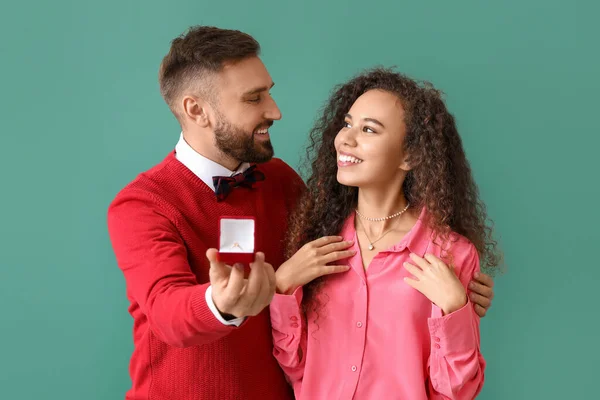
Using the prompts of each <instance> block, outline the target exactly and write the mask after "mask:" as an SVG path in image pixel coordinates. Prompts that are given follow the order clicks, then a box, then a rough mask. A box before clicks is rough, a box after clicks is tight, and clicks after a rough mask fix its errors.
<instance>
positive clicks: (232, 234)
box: [218, 216, 256, 265]
mask: <svg viewBox="0 0 600 400" xmlns="http://www.w3.org/2000/svg"><path fill="white" fill-rule="evenodd" d="M255 227H256V219H255V218H254V217H225V216H224V217H220V218H219V254H218V259H219V261H221V262H224V263H225V264H229V265H233V264H235V263H241V264H250V263H251V262H253V261H254V244H255V239H256V229H255Z"/></svg>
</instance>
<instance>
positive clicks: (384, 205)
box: [357, 185, 408, 230]
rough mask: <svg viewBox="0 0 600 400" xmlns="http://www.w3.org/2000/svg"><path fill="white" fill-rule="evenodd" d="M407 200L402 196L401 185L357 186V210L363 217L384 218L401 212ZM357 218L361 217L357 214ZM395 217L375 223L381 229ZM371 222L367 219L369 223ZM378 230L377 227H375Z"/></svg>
mask: <svg viewBox="0 0 600 400" xmlns="http://www.w3.org/2000/svg"><path fill="white" fill-rule="evenodd" d="M407 205H408V202H407V201H406V198H405V197H404V193H403V191H402V186H401V185H400V186H398V185H390V186H388V187H385V188H359V189H358V205H357V209H358V212H359V213H360V214H361V215H362V216H363V217H365V218H385V217H389V216H391V215H394V214H396V213H399V212H401V211H402V210H404V209H405V208H406V206H407ZM358 218H361V217H360V216H358ZM394 220H395V218H391V219H386V220H384V221H382V222H377V223H375V224H376V225H377V226H378V228H380V229H381V230H385V229H387V227H388V226H389V225H390V224H392V223H393V222H394ZM372 224H373V222H371V221H369V225H372ZM376 230H379V229H376Z"/></svg>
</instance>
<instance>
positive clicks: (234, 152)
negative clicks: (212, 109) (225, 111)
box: [215, 113, 274, 163]
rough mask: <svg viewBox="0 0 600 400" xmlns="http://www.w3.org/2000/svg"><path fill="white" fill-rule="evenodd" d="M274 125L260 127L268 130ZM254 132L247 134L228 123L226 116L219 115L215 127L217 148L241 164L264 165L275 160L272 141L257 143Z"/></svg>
mask: <svg viewBox="0 0 600 400" xmlns="http://www.w3.org/2000/svg"><path fill="white" fill-rule="evenodd" d="M271 125H273V121H265V122H264V123H262V124H261V125H259V126H257V127H256V128H255V130H256V129H258V128H259V127H263V128H267V127H269V126H271ZM254 135H255V133H253V132H247V131H245V130H244V129H242V128H239V127H237V126H235V125H233V124H232V123H231V122H229V121H227V119H226V118H225V116H224V115H222V114H220V113H218V114H217V126H216V127H215V140H216V144H217V147H218V148H219V150H221V151H222V152H223V153H224V154H226V155H228V156H229V157H232V158H234V159H236V160H238V161H241V162H248V163H264V162H267V161H269V160H270V159H271V158H273V153H274V152H273V145H272V144H271V141H270V140H264V141H260V142H257V143H255V142H254Z"/></svg>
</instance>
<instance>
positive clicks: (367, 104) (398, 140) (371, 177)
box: [335, 90, 410, 188]
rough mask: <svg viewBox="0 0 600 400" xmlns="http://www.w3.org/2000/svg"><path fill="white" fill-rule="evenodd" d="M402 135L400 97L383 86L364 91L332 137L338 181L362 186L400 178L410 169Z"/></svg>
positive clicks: (390, 181) (402, 115)
mask: <svg viewBox="0 0 600 400" xmlns="http://www.w3.org/2000/svg"><path fill="white" fill-rule="evenodd" d="M405 136H406V125H405V124H404V108H403V107H402V103H401V102H400V99H399V98H398V97H397V96H396V95H394V94H392V93H389V92H386V91H383V90H370V91H368V92H365V93H364V94H363V95H362V96H360V97H359V98H358V99H356V101H355V102H354V104H353V105H352V107H351V108H350V110H349V111H348V114H346V118H345V120H344V125H343V127H342V129H341V130H340V131H339V132H338V134H337V136H336V138H335V149H336V152H337V165H338V172H337V180H338V182H339V183H341V184H342V185H345V186H355V187H363V188H364V187H369V186H370V187H377V186H383V185H386V184H387V185H389V184H390V183H392V182H394V181H396V180H403V179H404V177H405V175H406V172H407V171H408V170H409V169H410V168H409V166H408V164H407V163H406V158H407V155H406V154H405V153H404V145H403V144H404V138H405Z"/></svg>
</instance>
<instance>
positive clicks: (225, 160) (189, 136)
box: [183, 130, 242, 171]
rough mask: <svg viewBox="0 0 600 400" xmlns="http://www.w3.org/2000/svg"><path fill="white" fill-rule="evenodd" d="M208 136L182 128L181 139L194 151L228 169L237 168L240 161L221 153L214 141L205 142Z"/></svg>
mask: <svg viewBox="0 0 600 400" xmlns="http://www.w3.org/2000/svg"><path fill="white" fill-rule="evenodd" d="M208 137H209V135H207V134H203V133H199V132H198V133H190V132H186V131H185V130H183V139H184V140H185V141H186V143H187V144H188V145H189V146H190V147H191V148H192V149H193V150H194V151H195V152H196V153H198V154H200V155H201V156H203V157H206V158H208V159H209V160H211V161H214V162H216V163H217V164H220V165H222V166H224V167H225V168H227V169H228V170H230V171H235V170H236V169H238V168H239V166H240V165H241V164H242V162H241V161H239V160H236V159H234V158H232V157H229V156H228V155H226V154H223V152H222V151H221V150H219V149H218V148H217V147H216V146H215V145H214V143H206V142H207V140H206V139H207V138H208Z"/></svg>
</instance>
